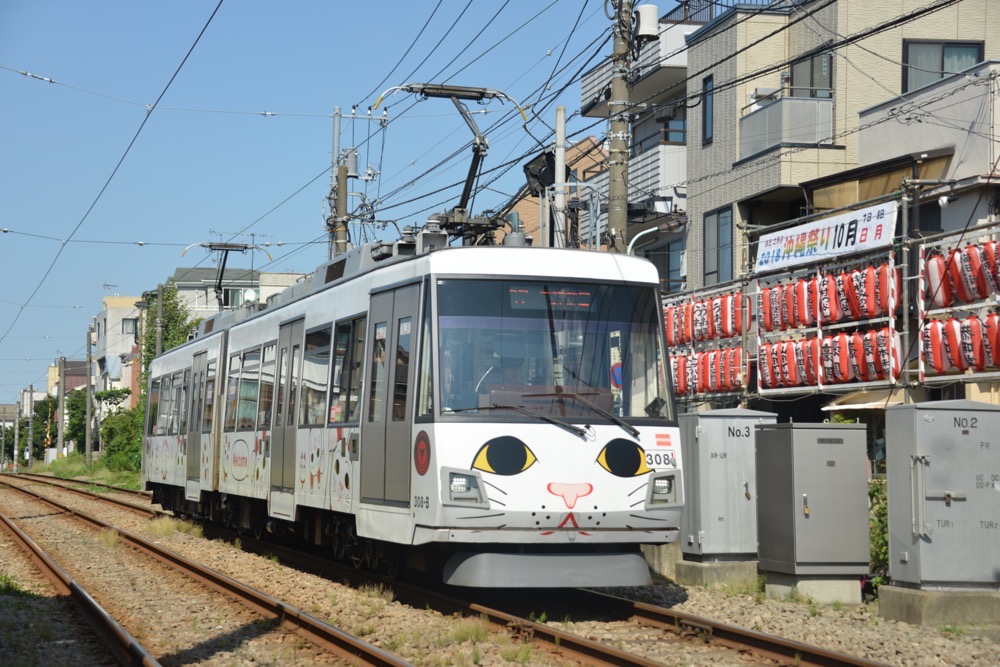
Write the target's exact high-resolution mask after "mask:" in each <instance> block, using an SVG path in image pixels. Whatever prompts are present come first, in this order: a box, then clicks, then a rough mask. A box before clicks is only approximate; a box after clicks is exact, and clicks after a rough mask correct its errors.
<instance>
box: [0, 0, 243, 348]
mask: <svg viewBox="0 0 1000 667" xmlns="http://www.w3.org/2000/svg"><path fill="white" fill-rule="evenodd" d="M222 2H223V0H219V4H217V5H216V6H215V9H214V10H212V14H211V16H209V17H208V20H207V21H206V22H205V25H204V26H203V27H202V29H201V32H199V33H198V36H197V37H196V38H195V40H194V43H193V44H192V45H191V48H189V49H188V51H187V53H186V54H185V55H184V58H183V59H182V60H181V63H180V65H178V66H177V69H176V70H175V71H174V73H173V76H171V77H170V80H169V81H167V85H166V86H164V87H163V90H162V91H161V92H160V95H159V97H157V98H156V101H155V102H154V103H153V105H152V106H151V107H150V109H149V111H148V112H147V113H146V116H145V118H143V119H142V123H140V124H139V129H137V130H136V132H135V135H134V136H133V137H132V141H130V142H129V144H128V146H127V147H126V148H125V152H124V153H123V154H122V156H121V158H120V159H119V160H118V164H116V165H115V168H114V169H113V170H112V171H111V175H110V176H108V179H107V180H106V181H105V183H104V185H103V186H102V187H101V190H100V192H98V193H97V197H95V198H94V201H93V202H92V203H91V204H90V207H89V208H88V209H87V211H86V213H84V214H83V217H82V218H80V221H79V222H78V223H76V227H74V228H73V231H72V232H71V233H70V235H69V237H68V238H67V239H66V241H70V240H72V239H73V237H74V236H76V233H77V231H79V229H80V227H82V226H83V223H84V222H86V220H87V218H88V217H89V216H90V213H91V211H93V210H94V207H95V206H97V202H99V201H100V200H101V197H102V196H103V195H104V192H105V191H106V190H107V189H108V186H109V185H111V181H112V180H113V179H114V177H115V174H117V173H118V170H119V169H120V168H121V166H122V163H124V162H125V158H126V157H128V154H129V152H130V151H131V150H132V146H134V145H135V142H136V141H137V140H138V139H139V134H140V133H141V132H142V129H143V128H144V127H146V122H147V121H148V120H149V117H150V116H151V115H152V113H153V111H154V110H155V109H156V106H157V105H158V104H159V103H160V100H162V99H163V96H164V95H166V94H167V90H169V89H170V85H171V84H172V83H173V82H174V79H176V78H177V75H178V74H180V72H181V69H182V68H183V67H184V63H186V62H187V60H188V58H189V57H190V56H191V53H192V52H193V51H194V48H195V47H196V46H197V45H198V42H199V41H201V37H202V35H204V34H205V31H206V30H208V26H209V25H210V24H211V23H212V19H213V18H215V15H216V13H218V11H219V8H220V7H222ZM65 248H66V243H65V242H64V243H63V244H62V245H60V246H59V250H58V251H56V256H55V257H53V258H52V263H51V264H50V265H49V268H48V269H47V270H46V271H45V274H44V275H43V276H42V279H41V280H39V281H38V285H36V286H35V289H34V290H33V291H32V292H31V295H30V296H29V297H28V300H27V301H25V303H24V306H22V307H21V308H20V309H19V310H18V311H17V314H16V315H15V316H14V320H13V321H12V322H11V323H10V325H9V326H8V327H7V330H6V331H4V333H3V335H2V336H0V343H2V342H3V341H4V339H6V337H7V334H9V333H10V332H11V330H12V329H13V328H14V326H15V325H16V324H17V321H18V320H19V319H20V318H21V313H23V312H24V307H25V306H27V305H28V304H30V303H31V301H32V299H34V298H35V295H36V294H38V290H40V289H41V288H42V285H44V284H45V280H46V279H47V278H48V277H49V275H50V274H51V273H52V269H54V268H55V265H56V263H57V262H58V261H59V258H60V257H61V256H62V252H63V250H64V249H65Z"/></svg>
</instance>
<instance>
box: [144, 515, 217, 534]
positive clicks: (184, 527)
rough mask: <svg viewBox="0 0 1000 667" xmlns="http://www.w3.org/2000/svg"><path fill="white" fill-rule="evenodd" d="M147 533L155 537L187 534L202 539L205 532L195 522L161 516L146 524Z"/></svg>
mask: <svg viewBox="0 0 1000 667" xmlns="http://www.w3.org/2000/svg"><path fill="white" fill-rule="evenodd" d="M146 532H147V533H149V534H150V535H152V536H154V537H169V536H171V535H173V534H174V533H187V534H188V535H191V536H192V537H202V536H203V535H204V530H203V529H202V527H201V526H200V525H198V524H196V523H194V522H193V521H182V520H180V519H174V518H172V517H169V516H161V517H157V518H155V519H153V520H152V521H150V522H149V523H148V524H146Z"/></svg>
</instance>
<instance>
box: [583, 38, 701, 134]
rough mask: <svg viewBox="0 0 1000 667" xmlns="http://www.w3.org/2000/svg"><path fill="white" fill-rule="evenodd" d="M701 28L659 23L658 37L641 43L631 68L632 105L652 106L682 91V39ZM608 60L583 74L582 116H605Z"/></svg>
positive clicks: (684, 71) (684, 60)
mask: <svg viewBox="0 0 1000 667" xmlns="http://www.w3.org/2000/svg"><path fill="white" fill-rule="evenodd" d="M700 27H701V24H700V23H697V24H692V23H661V24H660V38H659V39H657V40H654V41H652V42H649V43H648V44H645V45H644V46H643V47H642V49H641V50H640V51H639V59H638V61H637V62H635V63H632V67H633V69H634V70H636V71H637V72H638V74H639V77H638V80H637V81H636V82H635V83H634V84H633V85H632V87H631V89H630V93H629V97H630V99H631V101H632V102H633V103H637V104H638V103H644V104H647V105H649V106H650V107H652V105H653V104H655V103H657V102H659V101H661V99H665V98H668V97H677V95H678V94H682V93H684V92H685V91H686V84H685V78H686V77H687V50H686V49H685V48H684V38H685V37H686V36H687V35H688V34H690V33H692V32H694V31H695V30H697V29H698V28H700ZM611 74H612V71H611V59H610V58H608V59H607V60H605V61H604V62H602V63H601V64H600V65H598V66H597V67H595V68H594V69H592V70H590V71H589V72H587V73H586V74H584V75H583V82H582V84H581V86H580V97H581V103H580V108H581V109H582V110H583V115H585V116H591V117H594V118H598V117H607V116H608V102H609V98H610V95H611Z"/></svg>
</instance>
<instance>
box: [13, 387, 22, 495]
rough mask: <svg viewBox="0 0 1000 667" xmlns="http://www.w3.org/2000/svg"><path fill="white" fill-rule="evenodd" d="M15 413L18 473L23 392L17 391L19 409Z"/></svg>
mask: <svg viewBox="0 0 1000 667" xmlns="http://www.w3.org/2000/svg"><path fill="white" fill-rule="evenodd" d="M15 412H16V413H15V415H14V474H15V475H16V474H17V453H18V450H19V449H20V444H21V442H20V440H21V437H20V436H21V392H18V393H17V410H16V411H15Z"/></svg>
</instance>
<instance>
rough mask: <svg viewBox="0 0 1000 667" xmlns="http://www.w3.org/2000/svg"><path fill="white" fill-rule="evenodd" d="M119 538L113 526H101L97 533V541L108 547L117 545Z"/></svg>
mask: <svg viewBox="0 0 1000 667" xmlns="http://www.w3.org/2000/svg"><path fill="white" fill-rule="evenodd" d="M120 539H121V538H120V536H119V535H118V531H117V530H115V529H114V528H102V529H101V532H99V533H98V534H97V542H98V543H99V544H103V545H104V546H106V547H109V548H110V547H114V546H117V545H118V543H119V541H120Z"/></svg>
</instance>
